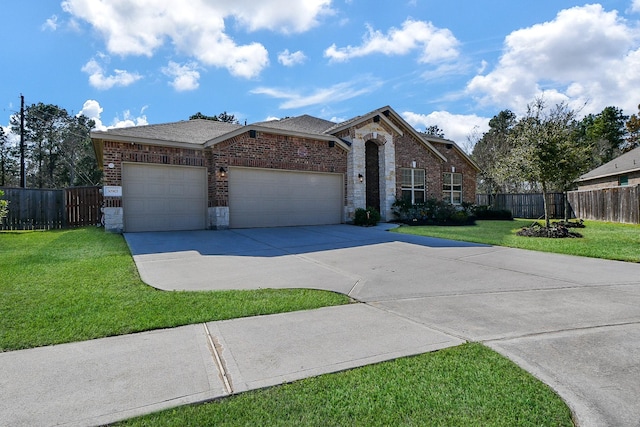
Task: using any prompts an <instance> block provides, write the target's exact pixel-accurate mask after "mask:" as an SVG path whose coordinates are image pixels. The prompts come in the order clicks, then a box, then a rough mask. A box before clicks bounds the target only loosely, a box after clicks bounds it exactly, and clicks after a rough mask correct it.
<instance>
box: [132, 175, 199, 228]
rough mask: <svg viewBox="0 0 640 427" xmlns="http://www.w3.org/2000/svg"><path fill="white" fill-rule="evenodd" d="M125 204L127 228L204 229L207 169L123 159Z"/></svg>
mask: <svg viewBox="0 0 640 427" xmlns="http://www.w3.org/2000/svg"><path fill="white" fill-rule="evenodd" d="M122 207H123V216H124V218H123V219H124V231H127V232H133V231H169V230H201V229H204V228H205V221H206V212H207V170H206V168H199V167H188V166H173V165H171V166H170V165H154V164H146V163H124V164H123V165H122Z"/></svg>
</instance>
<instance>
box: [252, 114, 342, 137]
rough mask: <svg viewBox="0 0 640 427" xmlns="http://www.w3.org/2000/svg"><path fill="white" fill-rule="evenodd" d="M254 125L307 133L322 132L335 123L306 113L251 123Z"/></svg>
mask: <svg viewBox="0 0 640 427" xmlns="http://www.w3.org/2000/svg"><path fill="white" fill-rule="evenodd" d="M253 124H254V125H255V126H261V127H267V128H272V129H280V130H289V131H294V132H301V133H309V134H314V133H315V134H324V133H325V132H326V131H327V129H330V128H331V127H333V126H334V125H335V123H334V122H331V121H329V120H324V119H319V118H317V117H312V116H309V115H308V114H305V115H302V116H298V117H288V118H286V119H282V120H270V121H267V122H259V123H253Z"/></svg>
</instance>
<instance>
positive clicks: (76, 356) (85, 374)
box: [0, 304, 463, 427]
mask: <svg viewBox="0 0 640 427" xmlns="http://www.w3.org/2000/svg"><path fill="white" fill-rule="evenodd" d="M345 325H357V327H345ZM462 342H463V341H462V340H460V339H458V338H454V337H451V336H448V335H446V334H443V333H441V332H438V331H434V330H432V329H430V328H428V327H426V326H424V325H420V324H418V323H415V322H413V321H410V320H407V319H404V318H402V317H400V316H397V315H394V314H391V313H387V312H385V311H382V310H380V309H376V308H373V307H370V306H367V305H364V304H352V305H349V306H341V307H328V308H322V309H318V310H311V311H304V312H296V313H287V314H278V315H271V316H261V317H252V318H245V319H235V320H228V321H221V322H210V323H206V324H197V325H189V326H183V327H179V328H174V329H165V330H158V331H151V332H144V333H139V334H132V335H125V336H118V337H111V338H104V339H98V340H92V341H85V342H78V343H72V344H63V345H57V346H50V347H42V348H35V349H30V350H21V351H12V352H7V353H0V366H2V371H0V389H2V399H0V425H3V426H12V427H16V426H25V427H26V426H29V427H32V426H92V425H101V424H105V423H112V422H115V421H119V420H123V419H126V418H130V417H134V416H137V415H142V414H147V413H150V412H154V411H158V410H161V409H166V408H171V407H175V406H179V405H184V404H189V403H196V402H201V401H206V400H211V399H215V398H218V397H224V396H228V395H229V394H232V393H239V392H243V391H247V390H252V389H257V388H262V387H267V386H272V385H278V384H282V383H285V382H290V381H294V380H298V379H302V378H307V377H311V376H316V375H320V374H324V373H330V372H337V371H341V370H345V369H349V368H354V367H359V366H364V365H367V364H371V363H376V362H380V361H384V360H390V359H394V358H398V357H402V356H409V355H414V354H420V353H425V352H429V351H434V350H438V349H441V348H445V347H450V346H455V345H459V344H461V343H462Z"/></svg>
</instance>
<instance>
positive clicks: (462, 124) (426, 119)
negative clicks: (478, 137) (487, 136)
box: [400, 111, 489, 146]
mask: <svg viewBox="0 0 640 427" xmlns="http://www.w3.org/2000/svg"><path fill="white" fill-rule="evenodd" d="M400 115H401V116H402V118H403V119H405V120H406V121H407V123H409V124H410V125H411V126H413V127H414V128H416V129H418V130H419V131H421V132H424V130H425V129H426V128H427V127H428V126H438V127H439V128H440V129H442V130H443V131H444V137H445V138H447V139H450V140H452V141H455V142H456V143H458V145H460V146H465V145H466V140H467V136H469V135H470V134H471V133H472V132H473V131H474V129H475V130H477V131H478V132H479V133H480V134H482V133H484V132H486V131H488V130H489V118H487V117H480V116H477V115H475V114H451V113H449V112H447V111H434V112H432V113H430V114H419V113H413V112H411V111H405V112H403V113H401V114H400Z"/></svg>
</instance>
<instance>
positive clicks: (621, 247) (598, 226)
mask: <svg viewBox="0 0 640 427" xmlns="http://www.w3.org/2000/svg"><path fill="white" fill-rule="evenodd" d="M532 222H533V221H532V220H528V219H516V220H514V221H477V225H469V226H459V227H439V226H419V227H408V226H404V227H400V228H397V229H395V230H394V231H396V232H398V233H406V234H416V235H420V236H431V237H441V238H445V239H452V240H463V241H466V242H474V243H484V244H488V245H499V246H508V247H512V248H521V249H530V250H534V251H542V252H554V253H561V254H569V255H578V256H586V257H593V258H605V259H612V260H620V261H630V262H640V225H632V224H617V223H608V222H600V221H585V225H586V228H579V229H573V230H575V231H577V232H578V233H580V234H582V235H583V236H584V237H583V238H580V239H569V238H564V239H547V238H539V237H521V236H516V234H515V233H516V232H517V231H518V230H519V229H520V228H522V227H525V226H528V225H530V224H531V223H532Z"/></svg>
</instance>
